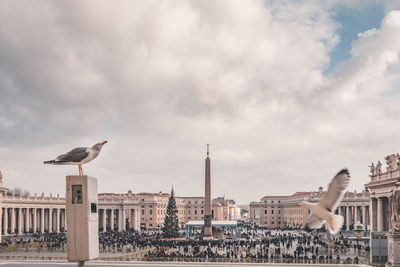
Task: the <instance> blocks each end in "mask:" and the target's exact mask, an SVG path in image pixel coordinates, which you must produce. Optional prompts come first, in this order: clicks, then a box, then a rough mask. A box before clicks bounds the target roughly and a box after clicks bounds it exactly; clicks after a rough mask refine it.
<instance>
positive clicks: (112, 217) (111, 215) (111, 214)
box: [110, 209, 114, 230]
mask: <svg viewBox="0 0 400 267" xmlns="http://www.w3.org/2000/svg"><path fill="white" fill-rule="evenodd" d="M110 228H111V230H114V209H111V210H110Z"/></svg>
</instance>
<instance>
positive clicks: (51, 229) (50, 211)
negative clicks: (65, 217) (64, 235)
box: [49, 208, 53, 233]
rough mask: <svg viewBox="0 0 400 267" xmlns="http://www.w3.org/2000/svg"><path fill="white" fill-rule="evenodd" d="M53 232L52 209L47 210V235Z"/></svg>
mask: <svg viewBox="0 0 400 267" xmlns="http://www.w3.org/2000/svg"><path fill="white" fill-rule="evenodd" d="M52 232H53V209H52V208H49V233H52Z"/></svg>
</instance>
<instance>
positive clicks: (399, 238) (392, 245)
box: [386, 232, 400, 267]
mask: <svg viewBox="0 0 400 267" xmlns="http://www.w3.org/2000/svg"><path fill="white" fill-rule="evenodd" d="M386 236H387V240H388V261H387V263H386V266H388V267H389V266H390V267H400V232H389V233H387V234H386Z"/></svg>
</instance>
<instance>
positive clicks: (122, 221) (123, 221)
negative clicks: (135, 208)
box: [119, 208, 126, 231]
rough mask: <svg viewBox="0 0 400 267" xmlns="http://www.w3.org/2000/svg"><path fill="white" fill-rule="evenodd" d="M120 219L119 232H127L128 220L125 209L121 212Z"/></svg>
mask: <svg viewBox="0 0 400 267" xmlns="http://www.w3.org/2000/svg"><path fill="white" fill-rule="evenodd" d="M119 217H120V218H119V219H120V227H119V231H125V230H126V219H125V209H124V208H121V209H120V210H119Z"/></svg>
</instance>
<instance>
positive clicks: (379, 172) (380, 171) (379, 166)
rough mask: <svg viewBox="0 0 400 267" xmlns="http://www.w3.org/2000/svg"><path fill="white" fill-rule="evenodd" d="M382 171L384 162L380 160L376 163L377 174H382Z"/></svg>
mask: <svg viewBox="0 0 400 267" xmlns="http://www.w3.org/2000/svg"><path fill="white" fill-rule="evenodd" d="M381 173H382V163H381V162H380V161H379V160H378V163H377V164H376V167H375V174H381Z"/></svg>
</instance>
